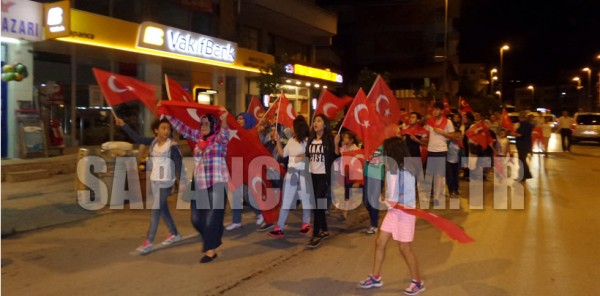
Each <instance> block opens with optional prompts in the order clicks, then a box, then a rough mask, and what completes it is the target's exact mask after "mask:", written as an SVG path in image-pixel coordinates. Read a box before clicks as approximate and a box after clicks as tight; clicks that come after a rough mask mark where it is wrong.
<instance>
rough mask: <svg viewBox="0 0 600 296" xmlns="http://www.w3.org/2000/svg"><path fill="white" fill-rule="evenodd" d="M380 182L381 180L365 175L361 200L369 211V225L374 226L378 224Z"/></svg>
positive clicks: (381, 182)
mask: <svg viewBox="0 0 600 296" xmlns="http://www.w3.org/2000/svg"><path fill="white" fill-rule="evenodd" d="M382 184H383V181H382V180H379V179H376V178H370V177H368V176H366V180H365V185H364V187H363V202H364V203H365V208H366V209H367V211H368V212H369V221H370V225H371V227H375V228H377V226H378V225H379V197H380V196H381V187H382V186H383V185H382Z"/></svg>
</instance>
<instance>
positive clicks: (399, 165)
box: [359, 137, 425, 295]
mask: <svg viewBox="0 0 600 296" xmlns="http://www.w3.org/2000/svg"><path fill="white" fill-rule="evenodd" d="M383 150H384V154H385V156H386V164H385V168H386V173H385V179H386V185H387V203H388V205H389V206H390V207H389V208H388V211H387V213H386V215H385V218H384V219H383V222H382V224H381V228H380V231H379V236H378V237H377V241H376V243H375V261H374V262H373V269H372V273H371V274H370V275H369V276H368V277H367V279H365V280H364V281H362V282H360V283H359V287H361V288H365V289H367V288H379V287H381V286H383V281H382V278H381V268H382V266H383V261H384V258H385V251H386V245H387V243H388V242H389V240H390V238H391V239H393V240H395V241H397V242H398V246H399V248H400V253H401V254H402V258H404V262H405V263H406V265H407V267H408V270H409V273H410V276H411V281H410V284H409V286H408V287H407V288H406V289H404V290H403V293H404V294H405V295H417V294H419V293H421V292H423V291H425V282H424V281H423V280H422V279H421V276H420V274H419V265H418V262H417V257H416V255H415V253H414V252H413V248H412V241H413V239H414V234H415V223H416V216H414V215H411V214H408V213H406V212H405V211H403V210H400V209H397V208H395V207H394V205H397V204H400V205H402V206H403V207H406V208H415V206H416V188H415V187H416V179H415V172H416V170H415V169H414V168H411V167H410V165H409V164H408V163H406V164H405V163H404V159H405V158H407V157H410V154H409V152H408V148H407V146H406V143H405V142H404V141H403V140H402V139H401V138H398V137H392V138H389V139H386V140H385V142H384V143H383Z"/></svg>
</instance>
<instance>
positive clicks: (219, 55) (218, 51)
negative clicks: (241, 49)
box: [137, 22, 237, 63]
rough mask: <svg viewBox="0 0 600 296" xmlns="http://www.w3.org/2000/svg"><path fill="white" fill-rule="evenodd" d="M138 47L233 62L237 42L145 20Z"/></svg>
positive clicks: (141, 27) (141, 28) (141, 26)
mask: <svg viewBox="0 0 600 296" xmlns="http://www.w3.org/2000/svg"><path fill="white" fill-rule="evenodd" d="M138 34H139V35H138V43H137V46H138V47H142V48H149V49H154V50H160V51H167V52H170V53H175V54H182V55H187V56H191V57H196V58H202V59H209V60H214V61H219V62H226V63H233V62H234V61H235V58H236V52H237V43H234V42H230V41H227V40H223V39H219V38H214V37H210V36H206V35H201V34H197V33H192V32H189V31H184V30H180V29H176V28H171V27H167V26H164V25H160V24H156V23H152V22H144V23H142V24H141V25H140V30H139V33H138Z"/></svg>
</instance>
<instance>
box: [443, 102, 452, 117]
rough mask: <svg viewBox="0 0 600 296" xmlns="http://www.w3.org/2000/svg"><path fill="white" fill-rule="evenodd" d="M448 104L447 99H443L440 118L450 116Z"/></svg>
mask: <svg viewBox="0 0 600 296" xmlns="http://www.w3.org/2000/svg"><path fill="white" fill-rule="evenodd" d="M450 111H451V110H450V104H449V103H448V99H446V98H444V110H442V116H444V117H446V116H447V115H448V114H450Z"/></svg>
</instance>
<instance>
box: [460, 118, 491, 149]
mask: <svg viewBox="0 0 600 296" xmlns="http://www.w3.org/2000/svg"><path fill="white" fill-rule="evenodd" d="M465 136H467V138H469V140H470V141H472V142H474V143H476V144H477V145H479V146H481V147H482V148H483V149H487V147H488V146H489V145H491V144H492V143H493V142H494V139H493V138H492V135H491V132H490V129H489V127H488V126H487V124H486V123H485V122H484V121H479V122H477V123H475V124H474V125H472V126H471V127H470V128H469V129H468V130H467V131H466V132H465Z"/></svg>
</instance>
